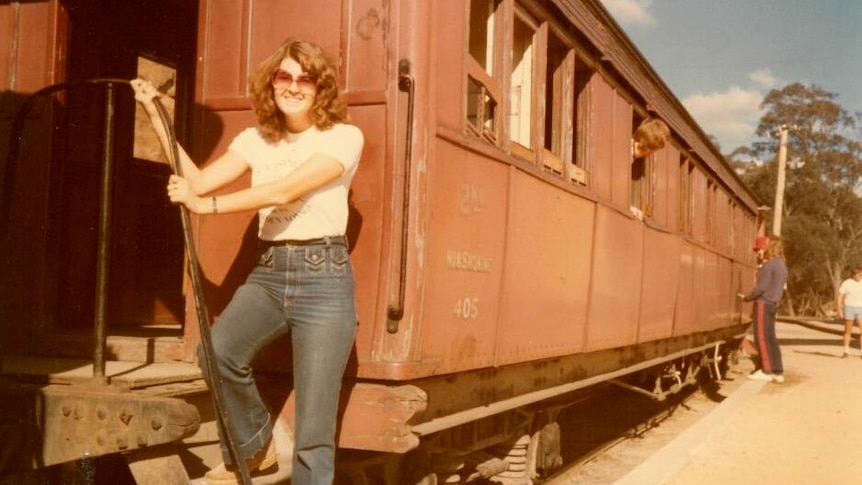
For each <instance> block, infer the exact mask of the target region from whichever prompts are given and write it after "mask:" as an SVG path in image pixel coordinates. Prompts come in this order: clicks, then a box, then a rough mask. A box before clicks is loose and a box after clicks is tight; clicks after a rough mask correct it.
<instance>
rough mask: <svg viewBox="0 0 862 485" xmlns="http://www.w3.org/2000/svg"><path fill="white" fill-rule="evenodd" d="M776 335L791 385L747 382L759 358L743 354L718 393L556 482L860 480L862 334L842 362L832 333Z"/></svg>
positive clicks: (799, 329) (800, 483) (850, 484)
mask: <svg viewBox="0 0 862 485" xmlns="http://www.w3.org/2000/svg"><path fill="white" fill-rule="evenodd" d="M834 328H836V329H837V328H840V327H834ZM778 335H779V339H780V343H781V349H782V355H783V358H784V367H785V378H786V380H785V383H783V384H774V383H763V382H757V381H751V380H749V379H747V378H746V375H747V374H748V373H749V372H750V371H751V370H752V369H753V365H752V363H751V361H750V360H748V359H743V360H740V362H739V365H737V366H736V367H735V368H733V369H732V370H731V372H729V373H728V376H727V379H725V380H724V381H722V383H721V387H720V388H719V389H718V393H717V396H716V395H713V396H707V395H706V394H705V393H698V395H696V396H694V397H693V398H692V399H690V400H689V401H687V402H686V405H685V406H684V407H679V408H678V409H677V410H676V411H675V412H674V414H673V415H672V417H671V418H670V419H668V420H666V421H664V422H663V423H662V424H661V425H660V426H659V427H657V428H655V429H653V430H651V431H649V432H648V433H646V434H645V435H644V436H643V437H641V438H638V439H634V440H629V441H627V442H625V443H623V444H622V445H619V446H617V447H616V448H614V449H613V450H611V451H610V453H608V454H607V455H605V456H602V457H600V458H599V459H596V460H594V461H593V462H591V463H589V464H588V465H587V466H586V467H585V468H584V469H582V470H581V471H579V472H578V474H577V475H576V476H574V475H572V476H566V477H561V478H559V479H557V480H554V482H553V485H575V484H577V485H608V484H616V485H693V484H697V485H728V484H730V485H749V484H750V485H755V484H758V485H760V484H762V483H780V484H782V485H820V484H823V485H859V484H862V358H860V350H859V343H858V340H855V342H854V348H853V349H852V350H851V357H850V358H847V359H841V358H839V356H840V355H841V353H842V347H841V337H840V336H839V335H835V334H834V333H824V332H821V331H817V330H812V329H811V328H806V327H803V326H799V325H796V324H789V323H780V324H779V326H778ZM716 397H717V398H718V399H716ZM722 398H724V399H723V400H722ZM718 400H721V402H720V403H719V402H717V401H718Z"/></svg>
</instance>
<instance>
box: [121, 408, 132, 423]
mask: <svg viewBox="0 0 862 485" xmlns="http://www.w3.org/2000/svg"><path fill="white" fill-rule="evenodd" d="M131 420H132V414H131V413H130V412H129V411H128V410H126V409H123V412H121V413H120V421H122V422H123V424H125V425H126V426H128V425H129V421H131Z"/></svg>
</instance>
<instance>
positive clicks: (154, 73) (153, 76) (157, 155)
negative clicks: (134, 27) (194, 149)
mask: <svg viewBox="0 0 862 485" xmlns="http://www.w3.org/2000/svg"><path fill="white" fill-rule="evenodd" d="M137 75H138V77H140V78H143V79H147V80H149V81H150V82H151V83H153V86H155V87H156V89H158V90H159V91H160V92H162V93H164V94H165V96H162V97H161V98H160V99H161V101H162V104H163V105H164V107H165V110H166V111H167V112H168V116H170V118H171V121H173V119H174V105H175V104H176V103H175V101H174V100H175V99H176V96H177V70H176V69H175V68H174V67H172V66H170V65H168V64H165V63H162V62H159V61H156V60H153V59H149V58H147V57H143V56H138V70H137ZM133 150H134V153H133V155H134V157H135V158H138V159H141V160H147V161H150V162H158V163H168V159H167V155H165V152H164V150H162V145H161V144H160V143H159V138H158V136H157V135H156V131H155V130H154V129H153V125H152V123H150V119H149V116H147V114H146V112H145V111H144V108H142V107H141V105H140V104H138V103H135V144H134V149H133Z"/></svg>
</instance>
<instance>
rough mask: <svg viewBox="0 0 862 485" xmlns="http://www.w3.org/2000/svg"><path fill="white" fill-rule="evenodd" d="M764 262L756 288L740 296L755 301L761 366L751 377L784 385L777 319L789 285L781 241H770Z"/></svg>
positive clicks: (767, 244) (755, 342) (764, 252)
mask: <svg viewBox="0 0 862 485" xmlns="http://www.w3.org/2000/svg"><path fill="white" fill-rule="evenodd" d="M763 260H764V262H763V266H762V267H761V268H760V271H759V272H758V275H757V284H756V285H755V286H754V289H752V290H751V291H750V292H749V293H748V294H747V295H746V294H742V293H739V294H738V296H739V297H740V298H742V299H743V300H745V301H753V302H754V345H755V346H756V347H757V352H758V356H759V358H760V365H759V368H758V370H757V371H755V372H753V373H751V374H749V375H748V378H749V379H754V380H760V381H770V382H777V383H781V382H784V365H783V363H782V361H781V348H780V347H779V346H778V337H777V336H776V335H775V316H776V314H777V313H778V304H779V303H780V302H781V296H782V295H783V293H784V286H785V285H786V284H787V264H786V263H785V262H784V245H783V244H782V242H781V240H779V239H778V238H775V237H772V238H770V239H769V241H768V242H767V243H766V249H764V251H763Z"/></svg>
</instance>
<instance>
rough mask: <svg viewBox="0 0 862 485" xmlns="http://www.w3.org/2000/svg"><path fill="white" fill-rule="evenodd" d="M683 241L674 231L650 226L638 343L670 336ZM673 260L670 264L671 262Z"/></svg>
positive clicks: (647, 237) (646, 245) (645, 243)
mask: <svg viewBox="0 0 862 485" xmlns="http://www.w3.org/2000/svg"><path fill="white" fill-rule="evenodd" d="M681 246H682V242H681V241H680V240H679V238H677V237H675V236H674V235H672V234H668V233H665V232H659V231H655V230H650V229H647V230H646V231H645V234H644V272H643V289H642V293H641V302H642V304H641V319H640V327H639V329H638V342H647V341H650V340H656V339H660V338H667V337H670V336H671V333H672V332H673V314H674V306H675V304H676V295H677V290H678V288H679V276H680V265H679V264H676V261H677V258H679V253H680V248H681ZM669 262H670V264H669Z"/></svg>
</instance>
